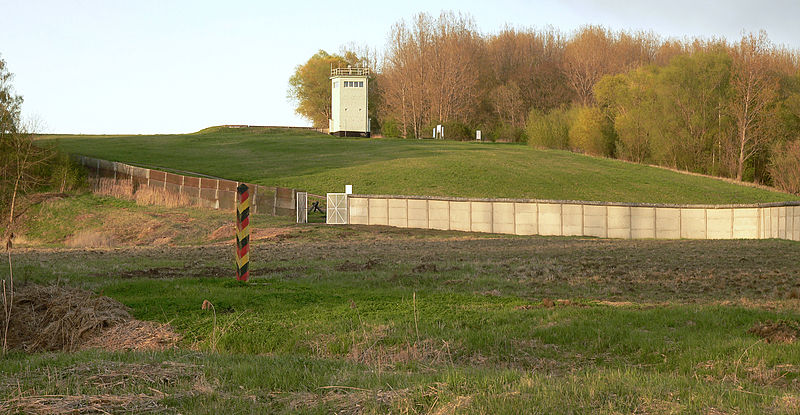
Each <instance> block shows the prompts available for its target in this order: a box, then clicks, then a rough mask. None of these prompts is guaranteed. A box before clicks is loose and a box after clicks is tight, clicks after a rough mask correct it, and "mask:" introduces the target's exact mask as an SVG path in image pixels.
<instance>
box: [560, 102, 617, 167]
mask: <svg viewBox="0 0 800 415" xmlns="http://www.w3.org/2000/svg"><path fill="white" fill-rule="evenodd" d="M614 141H615V140H614V127H613V126H612V125H611V122H610V121H609V119H608V117H606V116H605V114H604V113H603V112H602V111H600V109H599V108H597V107H582V108H579V109H578V110H577V115H576V116H575V121H574V122H573V123H572V127H571V128H570V129H569V146H570V147H571V148H572V149H573V150H577V151H581V152H583V153H587V154H591V155H595V156H607V157H608V156H612V155H613V154H614Z"/></svg>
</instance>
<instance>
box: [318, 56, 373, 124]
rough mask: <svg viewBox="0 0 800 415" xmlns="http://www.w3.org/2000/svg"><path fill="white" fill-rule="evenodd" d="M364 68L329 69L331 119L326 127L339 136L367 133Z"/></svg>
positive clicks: (367, 74) (366, 82)
mask: <svg viewBox="0 0 800 415" xmlns="http://www.w3.org/2000/svg"><path fill="white" fill-rule="evenodd" d="M368 77H369V69H368V68H359V67H356V68H351V67H349V66H348V67H347V68H336V69H331V119H330V120H328V121H329V125H328V131H329V132H330V134H331V135H337V136H339V137H369V136H370V125H369V114H368V111H367V108H368V105H369V100H368V98H367V91H368V90H369V81H368V80H367V78H368Z"/></svg>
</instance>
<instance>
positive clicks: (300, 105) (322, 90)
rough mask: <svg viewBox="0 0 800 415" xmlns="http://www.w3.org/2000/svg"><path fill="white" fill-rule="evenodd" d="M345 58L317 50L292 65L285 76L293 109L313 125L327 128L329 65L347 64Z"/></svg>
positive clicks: (329, 105)
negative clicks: (305, 58)
mask: <svg viewBox="0 0 800 415" xmlns="http://www.w3.org/2000/svg"><path fill="white" fill-rule="evenodd" d="M347 64H348V62H347V60H346V59H345V58H344V57H342V56H339V55H330V54H328V53H327V52H325V51H324V50H320V51H319V52H317V53H316V54H314V56H312V57H311V58H309V59H308V61H307V62H306V63H305V64H303V65H299V66H297V68H295V72H294V75H292V77H291V78H289V92H288V96H289V99H291V100H293V101H295V102H296V103H297V107H296V108H295V112H297V113H298V114H300V115H302V116H303V117H305V118H307V119H308V120H309V121H311V123H312V124H313V125H314V127H315V128H327V127H328V120H329V119H330V118H331V81H330V76H331V68H338V67H343V66H347Z"/></svg>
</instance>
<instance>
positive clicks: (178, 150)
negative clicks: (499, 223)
mask: <svg viewBox="0 0 800 415" xmlns="http://www.w3.org/2000/svg"><path fill="white" fill-rule="evenodd" d="M42 140H45V141H48V142H53V143H55V144H56V145H57V146H58V147H59V148H61V149H63V150H65V151H68V152H71V153H75V154H83V155H87V156H92V157H98V158H103V159H108V160H114V161H121V162H127V163H133V164H143V165H148V166H160V167H163V168H168V169H176V170H184V171H192V172H197V173H203V174H210V175H213V176H218V177H224V178H228V179H232V180H241V181H249V182H253V183H258V184H263V185H276V186H285V187H293V188H299V189H305V190H307V191H310V192H312V193H316V194H324V193H326V192H338V191H342V190H343V189H344V185H345V184H352V185H353V186H354V190H355V192H357V193H365V194H404V195H429V196H463V197H487V198H502V197H508V198H535V199H559V200H596V201H610V202H644V203H690V204H698V203H702V204H727V203H759V202H777V201H789V200H796V199H797V196H793V195H789V194H785V193H778V192H772V191H767V190H763V189H759V188H753V187H747V186H741V185H736V184H731V183H728V182H724V181H721V180H716V179H711V178H706V177H699V176H692V175H686V174H681V173H676V172H671V171H668V170H664V169H659V168H654V167H647V166H642V165H636V164H630V163H625V162H621V161H617V160H611V159H600V158H593V157H588V156H583V155H578V154H573V153H569V152H565V151H555V150H535V149H532V148H530V147H527V146H524V145H516V144H492V143H462V142H452V141H438V140H437V141H433V140H402V139H349V138H348V139H344V138H335V137H331V136H327V135H323V134H320V133H316V132H313V131H305V130H292V129H272V128H268V129H263V128H246V129H227V128H209V129H206V130H203V131H200V132H197V133H193V134H179V135H154V136H143V135H140V136H44V137H43V138H42Z"/></svg>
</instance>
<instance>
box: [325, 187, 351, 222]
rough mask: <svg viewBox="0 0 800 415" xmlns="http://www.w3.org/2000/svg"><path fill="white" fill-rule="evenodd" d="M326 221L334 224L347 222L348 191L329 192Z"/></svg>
mask: <svg viewBox="0 0 800 415" xmlns="http://www.w3.org/2000/svg"><path fill="white" fill-rule="evenodd" d="M327 197H328V206H327V208H326V214H325V217H326V223H328V224H333V225H346V224H347V193H328V194H327Z"/></svg>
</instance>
